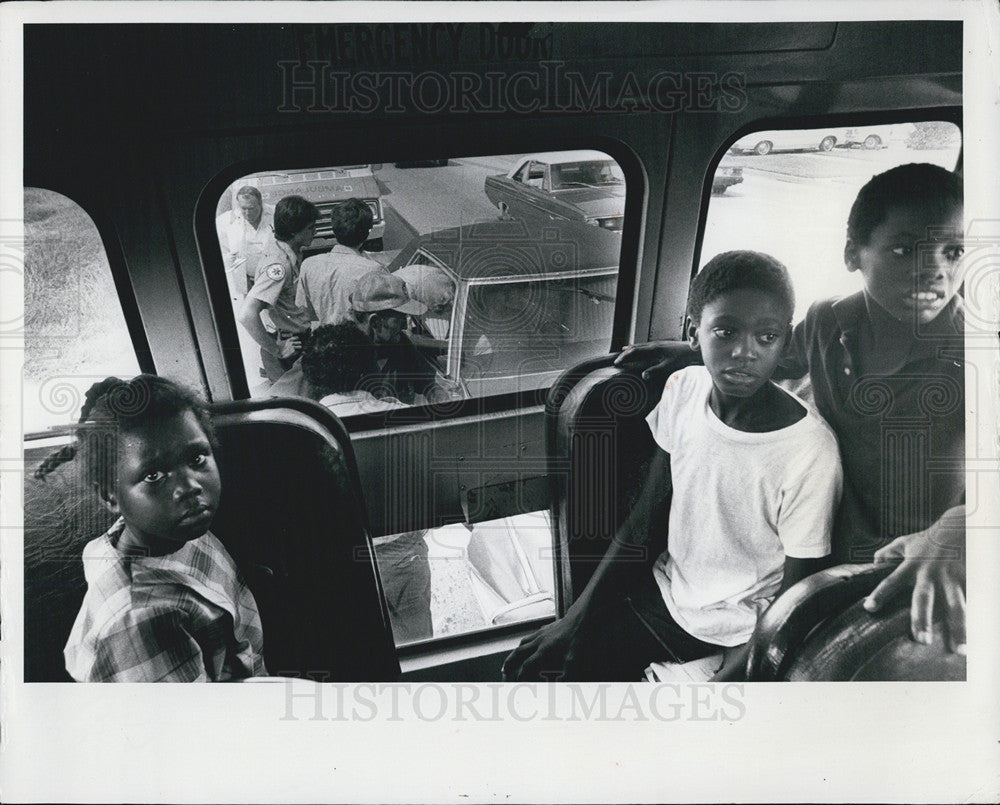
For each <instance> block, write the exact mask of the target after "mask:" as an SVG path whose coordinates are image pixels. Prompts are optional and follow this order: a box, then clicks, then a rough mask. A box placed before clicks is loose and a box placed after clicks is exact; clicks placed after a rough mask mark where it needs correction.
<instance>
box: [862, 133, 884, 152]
mask: <svg viewBox="0 0 1000 805" xmlns="http://www.w3.org/2000/svg"><path fill="white" fill-rule="evenodd" d="M880 145H882V138H881V137H879V136H878V135H877V134H869V135H868V136H867V137H865V148H867V149H868V150H869V151H874V150H875V149H876V148H878V147H879V146H880Z"/></svg>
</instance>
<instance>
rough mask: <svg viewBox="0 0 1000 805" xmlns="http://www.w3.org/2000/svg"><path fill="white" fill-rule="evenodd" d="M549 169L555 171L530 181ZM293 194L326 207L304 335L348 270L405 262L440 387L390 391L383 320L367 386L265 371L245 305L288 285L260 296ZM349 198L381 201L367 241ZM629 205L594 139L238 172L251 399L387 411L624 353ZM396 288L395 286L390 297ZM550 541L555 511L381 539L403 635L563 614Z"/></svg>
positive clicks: (342, 295)
mask: <svg viewBox="0 0 1000 805" xmlns="http://www.w3.org/2000/svg"><path fill="white" fill-rule="evenodd" d="M441 163H444V164H441ZM417 165H423V166H425V167H415V166H417ZM376 173H377V177H376ZM535 177H538V178H539V179H541V177H554V179H553V181H552V182H549V181H546V182H544V183H543V182H541V181H538V182H526V181H524V180H526V179H529V178H532V179H533V178H535ZM536 184H537V186H534V185H536ZM293 195H294V196H301V197H303V198H306V199H307V200H309V201H312V202H313V203H314V204H315V205H316V206H317V207H318V208H319V213H320V218H319V220H318V222H317V226H316V230H315V236H314V237H313V239H312V241H311V242H310V243H308V244H304V245H303V248H302V252H301V254H302V262H301V265H300V268H299V270H298V275H297V279H294V278H293V279H291V280H289V281H288V283H287V284H288V288H287V289H285V288H284V286H283V285H282V286H281V290H280V292H281V293H286V294H289V295H290V297H289V298H290V299H292V300H293V301H295V302H296V304H297V305H302V306H303V310H305V311H306V312H307V313H308V314H309V318H310V319H311V321H307V322H303V323H302V325H301V326H302V328H303V329H302V330H301V332H302V333H303V334H305V332H306V330H305V329H304V328H305V327H306V326H307V325H308V327H309V329H311V330H312V329H315V328H316V327H317V326H319V325H322V324H333V323H340V322H342V321H344V320H345V316H349V315H350V314H349V312H347V313H345V306H344V303H343V300H344V299H346V292H344V291H343V289H342V288H341V286H340V284H339V283H340V282H341V281H344V282H345V285H346V284H347V283H349V284H350V291H353V290H356V289H357V288H358V287H360V286H359V285H358V281H359V279H360V277H362V276H364V274H365V273H368V272H371V271H373V270H374V271H378V270H385V271H386V272H387V273H389V274H394V275H395V274H397V273H398V276H397V278H396V279H398V280H401V281H402V285H403V286H404V287H405V289H406V294H407V295H409V296H411V297H412V298H414V299H416V300H417V301H418V302H421V303H422V304H423V305H425V306H426V310H425V311H424V312H419V311H416V310H410V309H408V310H407V311H406V314H407V316H406V323H405V324H402V323H401V322H400V321H397V326H402V328H403V329H404V339H407V340H409V341H410V342H411V343H412V344H413V346H414V347H415V354H416V355H417V356H419V359H420V361H421V362H422V363H421V365H422V366H423V364H426V367H425V369H426V372H427V376H428V377H429V378H430V385H427V386H426V387H425V388H421V389H416V388H413V389H410V388H406V389H404V388H402V387H400V388H399V389H397V390H395V391H394V390H393V386H392V383H396V382H397V379H396V378H397V377H402V376H403V375H405V372H399V373H398V374H397V375H392V374H390V372H389V368H388V367H389V363H390V361H391V358H386V359H385V360H386V363H385V367H384V368H383V364H381V363H379V359H380V357H381V356H383V355H388V354H391V350H390V349H388V348H383V347H382V344H381V342H379V339H380V338H383V336H382V335H381V334H380V333H379V332H378V331H377V329H376V327H375V326H374V325H373V326H371V328H370V330H371V333H370V334H371V335H372V337H373V338H374V339H375V340H376V341H377V342H379V343H377V344H376V360H375V367H374V369H372V368H371V362H370V359H367V358H365V357H364V355H362V354H361V353H364V352H365V350H366V347H364V346H362V345H361V342H360V341H359V342H358V345H359V346H358V356H357V357H358V363H359V365H361V364H362V363H363V361H365V360H368V361H369V362H368V363H365V364H364V365H366V366H368V367H369V368H368V369H367V370H365V371H367V372H368V374H367V375H362V379H361V380H360V381H358V382H357V383H356V384H355V386H354V387H353V388H337V389H333V388H319V387H317V386H315V385H314V379H315V378H316V377H317V376H318V374H319V373H318V372H317V371H316V368H315V362H314V361H312V360H311V356H312V355H315V354H317V353H316V352H315V351H314V352H312V353H310V360H307V361H305V362H300V363H299V364H297V365H296V364H294V363H293V364H291V365H290V367H285V368H284V370H283V372H282V373H279V374H278V376H277V377H274V376H273V375H270V374H269V369H268V367H266V366H265V361H264V360H262V357H261V350H260V341H259V340H258V339H257V338H254V337H252V333H251V332H250V330H251V328H253V329H256V327H254V325H253V324H252V323H250V322H248V321H247V318H246V315H245V311H246V309H247V308H248V307H249V306H250V304H251V303H252V300H254V299H264V300H272V299H273V298H274V297H273V294H274V293H275V292H278V289H277V288H276V287H272V288H271V291H270V293H271V294H272V295H271V296H268V295H266V294H263V293H262V294H261V295H260V296H259V297H258V296H256V294H255V292H254V290H253V288H254V287H256V283H257V282H264V281H267V280H266V277H267V274H268V272H267V269H268V266H269V265H270V264H268V265H265V264H263V262H262V261H263V260H264V259H267V260H270V259H271V257H266V255H268V254H271V255H273V254H275V251H274V250H275V249H278V250H280V249H281V248H282V247H281V245H280V244H277V243H276V242H275V227H276V226H277V225H279V224H278V221H279V220H280V218H281V214H280V213H279V211H278V209H277V207H278V205H279V204H281V200H282V199H283V198H285V197H287V196H293ZM349 198H355V199H358V200H359V201H361V202H363V203H364V204H366V205H368V207H369V208H370V209H371V210H372V213H373V215H372V218H373V226H372V230H371V232H369V233H368V236H367V239H366V241H365V242H364V243H354V244H350V243H348V244H340V243H338V242H337V240H336V237H335V232H334V227H333V225H332V223H331V215H330V214H331V211H333V210H334V208H335V207H336V206H337V205H339V204H342V203H345V202H346V201H347V199H349ZM624 204H625V179H624V174H623V172H622V170H621V168H620V166H619V165H618V163H617V162H615V161H614V160H613V159H612V158H611V157H609V156H608V155H607V154H605V153H603V152H600V151H587V150H575V151H562V152H547V153H532V154H508V155H499V156H496V155H494V156H484V157H475V158H467V157H461V158H449V159H448V160H447V161H444V160H436V161H431V162H417V163H414V162H405V163H395V164H390V163H386V164H384V165H383V166H378V167H377V170H376V166H369V165H353V166H350V167H321V168H309V169H300V170H291V169H287V168H283V167H282V168H277V169H275V170H269V171H263V172H258V173H254V174H250V175H246V176H243V177H240V178H238V179H236V180H235V181H233V182H232V183H231V185H230V187H229V189H228V190H227V191H226V193H225V194H224V195H223V197H222V198H221V199H220V200H219V205H218V208H217V210H216V216H217V217H216V223H217V234H218V238H219V249H220V252H221V255H222V258H223V265H224V268H225V270H226V272H227V278H228V280H229V282H228V288H229V290H230V294H231V298H232V304H233V306H234V312H235V313H236V316H235V318H236V321H237V329H238V331H239V339H240V347H241V353H242V357H243V363H244V368H245V371H246V376H247V380H248V386H249V389H250V395H251V397H262V396H269V395H274V394H279V395H283V396H284V395H300V396H308V397H312V398H313V399H316V400H320V401H322V402H324V403H326V404H328V405H330V407H331V408H334V406H335V405H336V406H342V407H338V408H334V410H335V412H337V413H339V414H340V415H341V416H344V415H345V413H344V412H345V411H358V410H365V408H364V406H365V405H368V406H369V407H368V409H367V410H377V409H378V408H379V407H393V406H395V407H398V406H399V404H400V401H402V403H405V404H421V403H422V402H424V401H426V402H441V401H455V400H463V399H476V398H483V397H489V396H494V395H500V394H505V393H508V392H512V391H528V390H536V389H544V388H547V387H548V386H549V385H551V383H552V382H553V380H554V379H555V378H556V377H557V376H558V375H559V373H560V372H561V371H563V370H564V369H566V368H567V367H569V366H572V365H574V364H576V363H578V362H580V361H582V360H585V359H587V358H591V357H594V356H597V355H600V354H606V353H607V352H608V350H609V349H610V346H611V337H612V327H613V322H614V308H615V298H616V293H617V288H618V270H619V259H620V251H621V239H622V235H621V232H622V227H623V216H624ZM286 208H289V207H288V205H286ZM353 237H354V238H357V237H363V235H361V236H359V235H356V234H355V235H354V236H353ZM274 273H275V274H276V275H277V274H278V273H279V272H278V271H275V272H274ZM289 276H292V274H290V275H289ZM342 278H343V280H342ZM276 283H277V281H273V278H272V282H271V285H272V286H274V285H275V284H276ZM277 284H280V283H277ZM220 287H221V286H220ZM398 288H399V286H397V287H396V290H393V287H392V285H391V284H387V285H385V287H383V288H381V289H380V291H379V293H381V294H383V295H385V294H390V295H391V294H395V293H398ZM359 293H360V291H359ZM248 295H249V297H248ZM247 298H249V299H250V300H251V302H247V301H245V300H246V299H247ZM338 299H339V300H340V301H337V300H338ZM306 301H307V302H308V304H305V302H306ZM272 312H273V311H272V310H271V309H269V308H268V307H267V306H264V307H263V309H262V310H261V311H260V312H259V317H260V320H261V322H262V323H263V324H264V326H265V328H267V329H269V330H271V331H278V330H280V329H282V326H278V325H279V323H278V322H275V321H273V320H272V321H267V319H269V318H270V317H271V314H272ZM241 314H242V315H241ZM368 323H369V322H368V321H367V319H365V318H364V317H362V324H368ZM387 329H388V328H387ZM257 336H258V337H259V336H260V332H259V331H258V332H257ZM332 337H333V336H332V335H331V336H330V338H332ZM338 337H339V336H338ZM308 339H309V336H308V335H307V336H305V339H304V340H308ZM328 340H329V339H328V338H327V337H326V336H325V335H324V336H323V337H322V338H321V337H319V336H317V337H316V339H315V340H314V343H315V345H316V347H315V349H319V345H320V344H321V343H322V344H323V345H324V347H323V348H324V349H325V348H326V346H325V345H327V344H328ZM347 346H350V345H347ZM306 348H307V349H308V348H309V347H308V346H307V347H306ZM345 349H346V346H345ZM326 354H330V353H329V352H327V353H326ZM341 354H343V353H341ZM350 357H352V358H353V357H355V353H354V352H351V353H350ZM344 360H345V361H346V360H347V358H345V359H344ZM303 365H304V366H305V368H303ZM343 365H344V366H346V363H345V364H343ZM272 368H273V367H272ZM340 368H343V367H340ZM358 371H360V370H358ZM358 371H355V373H354V374H355V375H357V374H358ZM373 373H375V374H378V373H384V377H385V378H389V379H388V380H386V381H385V382H382V381H383V374H378V377H377V378H376V377H373ZM307 374H308V375H309V377H306V375H307ZM337 374H338V373H337V372H330V373H329V377H330V378H333V377H334V375H337ZM376 380H378V381H379V382H374V381H376ZM323 382H326V381H325V380H324V381H323ZM329 382H331V383H332V382H334V381H333V380H332V379H331V380H330V381H329ZM372 395H374V396H376V397H382V398H383V399H382V400H379V401H373V400H372V399H371V397H372ZM349 398H350V399H349ZM355 398H356V401H357V402H358V405H353V406H352V405H351V402H352V401H353V400H355ZM362 398H364V401H362ZM348 415H349V414H348ZM550 546H551V536H550V528H549V521H548V516H547V514H546V513H544V512H533V513H528V514H521V515H517V516H514V517H505V518H501V519H498V520H494V521H490V522H480V523H476V524H475V525H473V526H469V527H466V526H464V525H461V524H457V525H449V526H446V527H443V528H438V529H432V530H418V531H412V532H406V533H402V534H386V535H376V536H375V554H376V559H377V563H378V568H379V574H380V576H381V579H382V585H383V588H384V590H385V594H386V599H387V603H388V606H389V612H390V617H391V619H392V624H393V631H394V636H395V639H396V642H397V645H406V644H410V643H417V642H420V641H423V640H428V639H432V638H438V637H443V636H450V635H455V634H462V633H468V632H475V631H481V630H483V629H489V628H491V627H493V626H499V625H502V624H508V623H514V622H521V621H525V620H535V619H538V618H546V617H551V616H553V615H554V611H555V610H554V603H553V595H552V590H553V583H552V579H553V567H552V557H551V550H550Z"/></svg>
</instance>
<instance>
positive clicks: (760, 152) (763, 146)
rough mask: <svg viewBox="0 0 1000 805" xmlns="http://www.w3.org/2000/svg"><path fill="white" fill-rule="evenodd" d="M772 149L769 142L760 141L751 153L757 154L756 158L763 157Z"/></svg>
mask: <svg viewBox="0 0 1000 805" xmlns="http://www.w3.org/2000/svg"><path fill="white" fill-rule="evenodd" d="M772 147H773V146H772V145H771V142H770V140H761V141H760V142H759V143H757V145H755V146H754V147H753V152H754V153H755V154H757V156H761V157H764V156H767V155H768V154H770V153H771V148H772Z"/></svg>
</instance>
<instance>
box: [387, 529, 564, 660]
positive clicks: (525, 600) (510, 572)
mask: <svg viewBox="0 0 1000 805" xmlns="http://www.w3.org/2000/svg"><path fill="white" fill-rule="evenodd" d="M375 558H376V561H377V563H378V568H379V575H380V576H381V579H382V587H383V590H384V591H385V596H386V601H387V603H388V605H389V617H390V620H391V622H392V630H393V636H394V638H395V641H396V645H397V646H403V645H406V644H408V643H413V642H418V641H421V640H427V639H429V638H438V637H445V636H451V635H456V634H466V633H470V632H478V631H482V630H484V629H489V628H491V627H494V626H503V625H506V624H510V623H520V622H523V621H528V620H535V619H538V618H550V617H553V616H554V615H555V598H554V594H553V589H554V588H553V566H552V537H551V530H550V525H549V515H548V512H544V511H540V512H532V513H530V514H520V515H516V516H513V517H504V518H501V519H499V520H491V521H487V522H482V523H476V524H475V525H471V526H470V525H465V524H463V523H456V524H454V525H449V526H444V527H442V528H434V529H429V530H427V531H416V532H411V533H406V534H397V535H394V536H390V537H376V539H375Z"/></svg>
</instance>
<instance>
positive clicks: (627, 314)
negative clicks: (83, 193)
mask: <svg viewBox="0 0 1000 805" xmlns="http://www.w3.org/2000/svg"><path fill="white" fill-rule="evenodd" d="M414 127H415V128H419V125H418V124H414ZM317 139H322V138H321V137H319V134H318V133H317ZM456 142H464V141H460V140H458V139H457V138H456ZM393 148H394V146H392V145H391V144H381V143H377V144H372V143H370V142H369V143H367V144H366V148H365V150H364V152H363V153H362V152H361V151H357V150H355V149H347V150H345V151H344V156H345V158H346V162H345V164H347V162H350V163H351V164H354V163H355V162H359V161H360V160H352V159H349V157H351V156H352V155H355V154H357V155H360V156H363V157H364V158H366V159H369V158H370V160H369V162H366V163H365V164H374V163H381V164H387V163H392V162H393V161H394V160H386V159H382V158H380V157H384V156H385V154H384V151H386V150H392V149H393ZM444 150H445V149H442V153H443V152H444ZM574 150H597V151H601V152H603V153H605V154H607V155H608V156H610V157H611V158H612V159H613V160H614V161H615V162H616V163H617V164H618V166H619V167H620V168H621V171H622V174H623V175H624V177H625V194H626V195H625V205H624V210H625V212H624V226H623V229H622V233H621V235H622V243H621V248H620V251H619V255H618V282H617V286H616V294H615V311H614V317H613V324H612V331H611V346H610V349H609V353H614V352H617V351H619V350H620V349H621V348H622V347H623V346H624V345H625V344H626V343H628V341H629V332H630V327H631V317H632V308H633V304H634V299H633V297H634V293H635V289H636V286H637V283H638V272H639V262H638V256H639V253H640V251H639V246H640V242H639V241H640V239H641V237H642V232H643V228H644V225H645V221H644V218H645V214H644V213H645V210H644V206H645V200H646V197H647V195H648V193H649V187H648V180H647V172H646V170H645V167H644V166H643V165H642V162H641V160H640V158H639V157H638V155H637V154H636V153H635V152H634V151H633V150H632V149H631V148H630V147H629V146H628V145H627V144H626V143H624V142H623V141H620V140H615V139H610V138H607V137H605V136H599V135H598V136H594V135H592V136H590V137H588V138H586V139H582V140H578V139H574V140H572V141H566V140H562V141H559V142H553V141H552V139H551V137H535V138H525V136H524V135H523V134H520V135H518V136H517V137H511V138H503V139H502V140H501V139H499V138H495V139H494V140H493V141H491V142H490V144H489V146H488V147H487V148H478V149H475V150H474V151H473V152H470V151H469V148H468V145H467V144H466V145H464V146H461V147H456V148H454V149H450V150H448V153H449V159H463V158H483V157H489V156H497V155H507V154H533V153H543V152H547V151H574ZM483 151H487V152H488V153H485V154H484V153H483ZM380 152H381V153H380ZM275 153H277V154H278V156H277V157H274V156H269V157H266V158H264V157H256V158H254V159H251V160H244V161H241V162H235V163H233V164H230V165H229V166H227V167H225V168H224V169H222V170H221V171H219V172H217V173H216V174H215V175H214V176H213V177H212V178H211V179H210V180H208V181H207V182H206V183H205V184H203V185H202V189H201V192H200V194H199V196H198V200H197V202H196V206H195V212H194V239H195V243H196V247H197V249H198V253H199V256H200V258H201V270H202V276H203V280H204V283H205V287H206V289H207V291H208V297H209V302H210V305H211V309H212V311H213V319H214V322H215V326H216V337H217V339H218V340H219V343H220V345H221V347H222V351H223V355H224V356H225V357H224V361H225V363H226V367H227V371H228V375H229V383H230V394H231V399H234V400H235V399H249V398H250V389H249V382H248V379H247V377H246V374H245V371H244V368H243V358H242V354H241V352H240V346H239V337H238V332H237V330H236V328H237V327H239V326H240V325H239V323H238V322H237V321H236V315H235V311H234V310H233V306H232V304H231V301H230V298H229V290H228V285H227V283H226V278H225V270H224V265H223V261H222V254H221V250H220V247H219V241H218V234H217V232H216V228H215V211H216V209H217V206H218V202H219V199H220V198H221V197H222V195H223V194H224V193H225V192H226V191H227V189H228V188H229V187H230V186H231V185H232V183H233V182H235V181H236V180H238V179H239V178H240V177H241V176H246V175H249V174H251V173H257V172H261V171H266V170H270V169H271V167H270V166H271V165H273V164H277V163H279V162H280V163H281V164H282V165H283V166H284V169H285V170H304V169H307V168H309V167H312V166H313V165H314V164H319V162H317V159H319V161H320V162H322V161H323V158H322V157H318V156H317V155H316V154H315V153H311V154H309V153H303V151H302V149H301V148H293V147H289V148H288V150H287V151H282V150H276V151H275ZM326 159H327V162H328V161H329V158H328V157H327V158H326ZM324 164H325V163H324ZM404 251H405V247H404ZM453 326H454V322H453ZM234 356H235V357H234ZM570 368H572V367H570V366H567V367H565V369H570ZM547 392H548V387H546V388H541V389H534V390H531V391H511V392H508V393H502V394H496V395H491V396H488V397H481V398H469V399H465V400H462V401H460V402H451V403H448V404H447V405H443V406H442V405H422V406H411V407H410V408H409V409H407V410H410V411H413V412H414V414H415V415H414V418H413V419H412V420H410V419H407V421H408V422H409V421H413V422H417V421H434V420H437V419H440V418H451V417H463V416H470V415H483V414H486V415H488V414H491V413H496V412H500V411H510V410H511V409H517V408H523V407H531V406H534V405H538V404H541V403H544V400H545V395H546V394H547ZM393 419H396V420H397V421H398V415H397V416H396V417H393V416H392V414H391V412H385V413H374V414H360V415H355V416H350V417H346V418H345V424H347V423H349V424H348V430H349V431H351V432H358V431H361V430H367V429H369V428H375V429H382V428H387V427H392V424H391V420H393Z"/></svg>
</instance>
